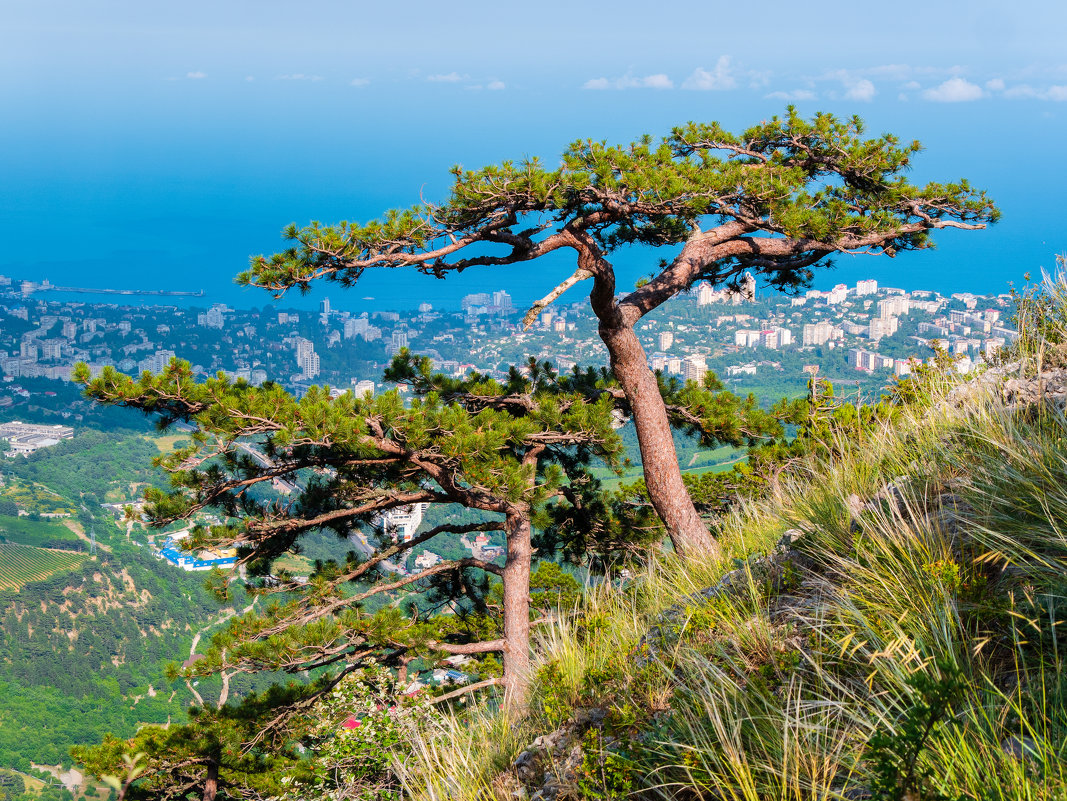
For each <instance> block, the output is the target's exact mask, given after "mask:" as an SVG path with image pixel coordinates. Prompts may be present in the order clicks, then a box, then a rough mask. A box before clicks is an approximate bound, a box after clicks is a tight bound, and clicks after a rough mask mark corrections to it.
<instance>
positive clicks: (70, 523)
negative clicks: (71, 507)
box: [63, 519, 111, 553]
mask: <svg viewBox="0 0 1067 801" xmlns="http://www.w3.org/2000/svg"><path fill="white" fill-rule="evenodd" d="M63 525H64V526H66V527H67V528H69V529H70V530H71V532H73V534H74V536H75V537H77V538H78V539H79V540H82V541H84V542H87V543H89V544H90V545H92V543H93V541H92V539H91V538H90V537H89V535H88V534H86V533H85V529H84V528H83V527H82V524H81V523H79V522H78V521H77V520H69V519H67V520H64V521H63ZM96 547H97V548H99V549H100V550H101V551H104V552H106V553H111V548H110V547H109V546H107V545H104V544H103V543H102V542H100V541H99V540H98V541H97V543H96Z"/></svg>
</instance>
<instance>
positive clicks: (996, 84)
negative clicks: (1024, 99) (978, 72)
mask: <svg viewBox="0 0 1067 801" xmlns="http://www.w3.org/2000/svg"><path fill="white" fill-rule="evenodd" d="M985 88H986V89H988V90H989V91H990V92H1003V91H1004V80H1003V79H1002V78H993V79H992V80H989V81H986V82H985Z"/></svg>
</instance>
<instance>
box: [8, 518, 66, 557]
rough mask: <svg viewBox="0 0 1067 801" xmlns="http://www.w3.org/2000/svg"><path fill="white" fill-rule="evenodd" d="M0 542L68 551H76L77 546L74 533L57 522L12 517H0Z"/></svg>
mask: <svg viewBox="0 0 1067 801" xmlns="http://www.w3.org/2000/svg"><path fill="white" fill-rule="evenodd" d="M0 541H7V542H9V543H13V544H15V545H32V546H34V547H37V548H41V547H44V548H67V549H70V550H78V545H79V540H78V538H77V537H76V536H75V535H74V532H72V531H71V530H70V529H69V528H67V527H66V526H65V525H63V524H62V523H61V522H59V521H58V520H30V519H29V518H26V517H14V516H12V515H0Z"/></svg>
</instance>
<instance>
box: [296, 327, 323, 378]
mask: <svg viewBox="0 0 1067 801" xmlns="http://www.w3.org/2000/svg"><path fill="white" fill-rule="evenodd" d="M294 344H295V346H296V366H297V367H299V368H300V373H301V376H302V377H303V378H304V379H308V380H310V379H312V378H314V377H315V376H317V375H318V374H319V356H318V354H317V353H315V343H313V342H312V341H311V340H310V339H304V338H303V337H296V339H295V340H294Z"/></svg>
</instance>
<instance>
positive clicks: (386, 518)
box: [371, 503, 430, 542]
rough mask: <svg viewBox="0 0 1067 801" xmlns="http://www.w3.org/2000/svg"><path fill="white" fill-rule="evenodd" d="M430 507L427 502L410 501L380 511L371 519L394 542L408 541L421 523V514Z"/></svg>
mask: <svg viewBox="0 0 1067 801" xmlns="http://www.w3.org/2000/svg"><path fill="white" fill-rule="evenodd" d="M429 507H430V504H428V503H412V504H409V505H407V506H398V507H396V508H395V509H389V510H388V511H385V512H381V513H379V514H377V515H375V516H374V518H373V520H372V521H371V522H372V523H373V524H374V526H375V527H376V528H378V529H379V530H380V531H381V532H382V533H383V534H386V535H389V536H391V537H392V538H393V541H394V542H408V541H410V540H411V538H412V537H414V536H415V532H416V531H417V530H418V528H419V526H420V525H421V524H422V515H423V513H424V512H425V511H426V510H427V509H428V508H429Z"/></svg>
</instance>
